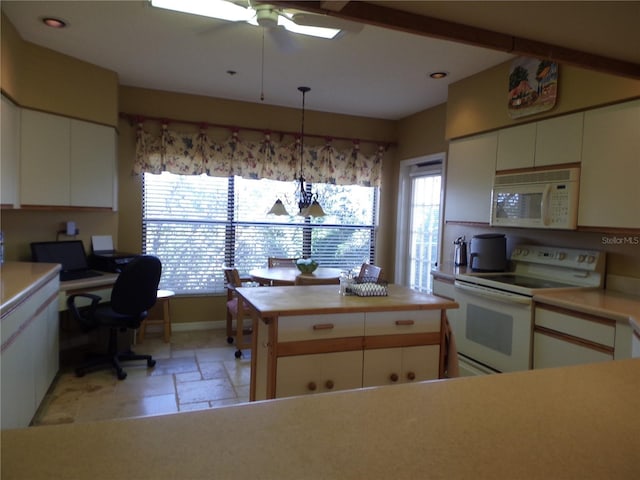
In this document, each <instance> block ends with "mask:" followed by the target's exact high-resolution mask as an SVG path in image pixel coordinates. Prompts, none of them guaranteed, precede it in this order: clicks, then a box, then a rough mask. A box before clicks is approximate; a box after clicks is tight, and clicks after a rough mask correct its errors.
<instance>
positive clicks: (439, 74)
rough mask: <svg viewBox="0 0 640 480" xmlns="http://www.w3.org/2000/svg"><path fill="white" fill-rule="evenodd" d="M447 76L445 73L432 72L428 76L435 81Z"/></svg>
mask: <svg viewBox="0 0 640 480" xmlns="http://www.w3.org/2000/svg"><path fill="white" fill-rule="evenodd" d="M447 75H449V74H448V73H447V72H433V73H430V74H429V76H430V77H431V78H435V79H436V80H438V79H440V78H444V77H446V76H447Z"/></svg>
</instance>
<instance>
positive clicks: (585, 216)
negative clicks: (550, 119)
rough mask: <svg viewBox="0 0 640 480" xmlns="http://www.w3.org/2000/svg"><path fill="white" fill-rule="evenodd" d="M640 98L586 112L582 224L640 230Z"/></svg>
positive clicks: (579, 217)
mask: <svg viewBox="0 0 640 480" xmlns="http://www.w3.org/2000/svg"><path fill="white" fill-rule="evenodd" d="M639 179H640V100H635V101H633V102H627V103H622V104H618V105H613V106H610V107H604V108H598V109H596V110H590V111H588V112H586V113H585V117H584V141H583V145H582V169H581V173H580V203H579V210H578V226H594V227H615V228H640V206H639V205H640V204H639V203H638V200H637V195H638V180H639Z"/></svg>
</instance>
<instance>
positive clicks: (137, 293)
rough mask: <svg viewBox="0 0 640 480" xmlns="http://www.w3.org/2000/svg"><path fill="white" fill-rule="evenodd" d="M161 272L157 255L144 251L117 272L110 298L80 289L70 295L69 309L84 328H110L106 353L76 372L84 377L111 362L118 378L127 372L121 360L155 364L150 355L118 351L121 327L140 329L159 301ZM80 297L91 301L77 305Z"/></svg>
mask: <svg viewBox="0 0 640 480" xmlns="http://www.w3.org/2000/svg"><path fill="white" fill-rule="evenodd" d="M161 272H162V264H161V263H160V260H159V259H158V258H156V257H153V256H150V255H142V256H140V257H136V258H135V259H134V260H132V261H131V262H130V263H129V264H128V265H127V267H126V268H125V269H124V270H123V271H122V273H121V274H120V275H118V278H117V279H116V282H115V283H114V285H113V289H112V291H111V301H110V302H108V303H102V304H101V303H100V300H102V298H101V297H100V296H98V295H93V294H90V293H78V294H75V295H71V296H70V297H69V298H68V299H67V305H68V306H69V310H70V311H71V313H72V315H73V316H74V317H75V318H76V319H78V321H79V322H80V325H81V326H82V328H83V329H84V330H85V331H89V330H94V329H97V328H103V327H104V328H108V329H109V346H108V351H107V353H106V354H103V355H99V356H96V357H95V358H92V359H91V360H90V361H88V362H87V363H85V364H84V365H81V366H80V367H78V368H76V375H77V376H79V377H82V376H83V375H84V374H85V373H87V372H90V371H93V370H98V369H100V368H104V367H106V366H111V367H113V368H115V369H116V373H117V375H118V379H119V380H124V379H125V378H127V373H126V372H125V371H124V370H123V369H122V367H121V366H120V361H126V360H146V361H147V366H148V367H153V366H154V365H155V364H156V361H155V360H154V359H153V358H152V357H151V355H137V354H135V353H134V352H131V351H126V352H119V351H118V331H126V330H127V329H132V330H134V329H137V328H139V327H140V324H141V323H142V321H143V320H144V319H145V318H147V311H148V310H149V309H150V308H151V307H152V306H153V305H154V304H155V303H156V298H157V293H158V283H160V274H161ZM78 297H83V298H88V299H90V300H91V305H89V306H87V307H79V306H77V305H76V301H75V299H76V298H78Z"/></svg>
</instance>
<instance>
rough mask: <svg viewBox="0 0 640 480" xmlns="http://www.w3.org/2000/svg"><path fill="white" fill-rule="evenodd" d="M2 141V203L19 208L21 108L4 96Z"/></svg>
mask: <svg viewBox="0 0 640 480" xmlns="http://www.w3.org/2000/svg"><path fill="white" fill-rule="evenodd" d="M0 123H1V124H2V134H1V138H2V141H1V142H0V147H1V149H2V150H1V153H0V180H1V181H2V184H1V185H0V189H1V190H0V197H1V200H0V203H2V205H9V206H12V207H17V206H19V201H18V183H19V180H18V179H19V175H18V172H19V161H20V108H19V107H18V106H16V105H15V104H13V103H12V102H11V101H10V100H9V99H7V98H5V97H4V95H3V96H2V111H1V113H0Z"/></svg>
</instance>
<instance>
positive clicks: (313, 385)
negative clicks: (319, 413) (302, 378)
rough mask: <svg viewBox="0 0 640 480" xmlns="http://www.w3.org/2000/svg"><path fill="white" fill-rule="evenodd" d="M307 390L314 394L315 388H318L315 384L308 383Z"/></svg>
mask: <svg viewBox="0 0 640 480" xmlns="http://www.w3.org/2000/svg"><path fill="white" fill-rule="evenodd" d="M307 388H308V389H309V390H311V391H312V392H314V391H315V390H316V388H318V386H317V385H316V382H309V383H308V384H307Z"/></svg>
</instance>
